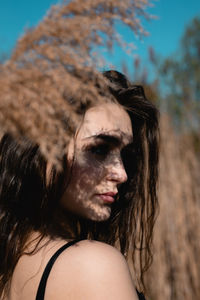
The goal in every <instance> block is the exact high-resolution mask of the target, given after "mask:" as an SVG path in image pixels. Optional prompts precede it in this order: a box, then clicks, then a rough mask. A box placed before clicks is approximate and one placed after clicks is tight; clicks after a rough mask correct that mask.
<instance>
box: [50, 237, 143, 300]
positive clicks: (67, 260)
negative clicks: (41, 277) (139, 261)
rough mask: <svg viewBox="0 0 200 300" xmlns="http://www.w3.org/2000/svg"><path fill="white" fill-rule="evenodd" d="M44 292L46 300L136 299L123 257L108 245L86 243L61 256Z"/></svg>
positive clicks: (71, 248) (85, 241) (75, 246)
mask: <svg viewBox="0 0 200 300" xmlns="http://www.w3.org/2000/svg"><path fill="white" fill-rule="evenodd" d="M55 291H56V294H54V293H55ZM46 292H47V297H48V296H49V299H58V300H61V299H66V298H67V299H71V300H76V299H80V300H81V299H88V300H90V299H93V300H98V299H99V300H100V299H110V300H112V299H113V300H114V299H115V300H121V299H123V300H129V299H130V300H134V299H138V298H137V296H136V292H135V288H134V285H133V282H132V279H131V276H130V272H129V268H128V265H127V263H126V260H125V259H124V257H123V255H122V254H121V253H120V252H119V251H118V250H117V249H115V248H114V247H112V246H110V245H108V244H105V243H102V242H97V241H89V240H84V241H80V242H78V243H76V244H75V245H73V246H71V247H69V248H68V249H67V251H64V252H63V253H62V255H61V256H60V257H59V259H58V261H56V264H55V266H54V268H53V269H52V272H51V276H50V277H49V280H48V286H47V291H46ZM47 299H48V298H47Z"/></svg>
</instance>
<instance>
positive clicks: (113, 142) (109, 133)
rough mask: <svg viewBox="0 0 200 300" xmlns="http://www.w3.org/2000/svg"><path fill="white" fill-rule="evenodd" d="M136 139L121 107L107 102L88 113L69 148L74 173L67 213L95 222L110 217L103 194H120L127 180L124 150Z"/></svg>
mask: <svg viewBox="0 0 200 300" xmlns="http://www.w3.org/2000/svg"><path fill="white" fill-rule="evenodd" d="M132 139H133V133H132V126H131V120H130V118H129V115H128V113H127V112H126V111H125V110H124V109H123V108H122V107H121V106H119V105H117V104H115V103H107V104H104V105H101V106H95V107H93V108H90V109H89V110H88V111H87V112H86V114H85V117H84V120H83V123H82V125H81V127H80V128H79V130H78V131H77V135H76V136H75V138H74V139H72V140H71V142H70V145H69V151H68V161H69V162H71V163H72V161H73V166H72V173H71V176H70V182H69V184H68V186H67V188H66V190H65V193H64V195H63V197H62V200H61V203H62V205H63V206H64V208H65V209H67V211H69V212H72V213H73V214H76V215H79V216H81V217H84V218H88V219H91V220H95V221H104V220H106V219H108V218H109V216H110V213H111V206H112V205H111V204H110V203H107V202H105V201H104V200H102V198H101V197H100V196H99V194H104V193H107V192H114V193H117V192H118V187H119V186H120V184H122V183H124V182H125V181H126V180H127V174H126V171H125V169H124V165H123V162H122V158H121V151H122V149H123V148H124V147H126V146H127V145H128V144H129V143H131V141H132ZM73 159H74V160H73ZM116 197H117V195H116V196H115V198H116Z"/></svg>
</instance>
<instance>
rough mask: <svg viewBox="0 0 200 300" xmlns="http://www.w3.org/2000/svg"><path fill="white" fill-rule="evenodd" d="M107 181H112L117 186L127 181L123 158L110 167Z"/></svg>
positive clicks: (116, 160)
mask: <svg viewBox="0 0 200 300" xmlns="http://www.w3.org/2000/svg"><path fill="white" fill-rule="evenodd" d="M107 179H108V180H110V181H115V182H117V184H121V183H123V182H126V181H127V179H128V176H127V173H126V170H125V168H124V164H123V162H122V160H121V158H118V159H115V160H114V161H113V162H112V165H110V167H109V168H108V176H107Z"/></svg>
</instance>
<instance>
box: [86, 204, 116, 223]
mask: <svg viewBox="0 0 200 300" xmlns="http://www.w3.org/2000/svg"><path fill="white" fill-rule="evenodd" d="M110 214H111V207H110V206H105V207H101V208H98V209H95V210H93V211H91V212H90V214H88V215H87V219H89V220H91V221H96V222H103V221H106V220H108V219H109V217H110Z"/></svg>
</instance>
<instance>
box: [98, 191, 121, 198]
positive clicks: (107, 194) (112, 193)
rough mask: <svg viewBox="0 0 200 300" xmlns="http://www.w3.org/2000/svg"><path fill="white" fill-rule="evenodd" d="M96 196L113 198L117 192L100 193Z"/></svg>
mask: <svg viewBox="0 0 200 300" xmlns="http://www.w3.org/2000/svg"><path fill="white" fill-rule="evenodd" d="M98 195H105V196H110V197H115V196H116V195H117V192H107V193H101V194H98Z"/></svg>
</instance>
